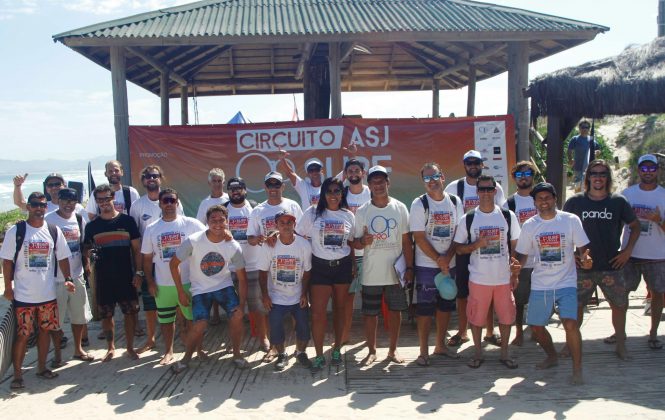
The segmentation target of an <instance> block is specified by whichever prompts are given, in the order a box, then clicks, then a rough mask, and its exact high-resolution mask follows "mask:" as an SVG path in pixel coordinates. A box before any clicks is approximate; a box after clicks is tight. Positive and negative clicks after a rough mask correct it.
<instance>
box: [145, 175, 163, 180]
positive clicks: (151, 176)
mask: <svg viewBox="0 0 665 420" xmlns="http://www.w3.org/2000/svg"><path fill="white" fill-rule="evenodd" d="M161 177H162V176H161V175H160V174H145V175H143V179H159V178H161Z"/></svg>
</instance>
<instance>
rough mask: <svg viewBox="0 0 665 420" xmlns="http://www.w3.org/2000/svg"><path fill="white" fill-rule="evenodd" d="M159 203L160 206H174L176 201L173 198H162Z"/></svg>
mask: <svg viewBox="0 0 665 420" xmlns="http://www.w3.org/2000/svg"><path fill="white" fill-rule="evenodd" d="M161 202H162V204H175V203H177V202H178V199H177V198H175V197H163V198H162V199H161Z"/></svg>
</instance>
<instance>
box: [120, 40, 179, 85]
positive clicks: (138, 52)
mask: <svg viewBox="0 0 665 420" xmlns="http://www.w3.org/2000/svg"><path fill="white" fill-rule="evenodd" d="M127 51H129V52H131V53H132V54H134V55H136V56H137V57H141V59H143V60H144V61H145V62H146V63H148V64H150V65H151V66H152V67H154V68H155V69H156V70H159V72H160V73H165V74H168V76H169V78H171V79H172V80H173V81H175V82H177V83H178V84H180V85H181V86H184V85H186V84H187V81H186V80H185V79H184V78H183V77H182V76H181V75H179V74H178V73H176V72H174V71H173V70H171V69H170V68H169V66H168V65H166V64H164V63H162V62H160V61H159V60H157V59H155V58H154V57H151V56H150V55H148V54H146V53H144V52H143V51H141V50H140V49H138V48H135V47H127Z"/></svg>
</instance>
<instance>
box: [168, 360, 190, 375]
mask: <svg viewBox="0 0 665 420" xmlns="http://www.w3.org/2000/svg"><path fill="white" fill-rule="evenodd" d="M188 368H189V365H187V364H186V363H183V362H175V363H174V364H172V365H171V372H173V373H175V374H176V375H177V374H179V373H182V372H184V371H186V370H187V369H188Z"/></svg>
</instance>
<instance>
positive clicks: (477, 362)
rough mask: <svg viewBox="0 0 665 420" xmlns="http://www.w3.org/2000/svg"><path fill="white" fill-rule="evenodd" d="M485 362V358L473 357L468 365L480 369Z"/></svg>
mask: <svg viewBox="0 0 665 420" xmlns="http://www.w3.org/2000/svg"><path fill="white" fill-rule="evenodd" d="M484 362H485V359H471V360H469V363H467V364H466V365H467V366H468V367H470V368H471V369H478V368H479V367H481V366H482V365H483V363H484Z"/></svg>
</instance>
